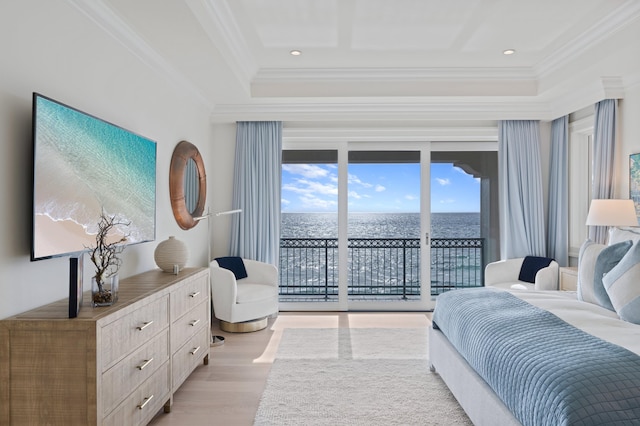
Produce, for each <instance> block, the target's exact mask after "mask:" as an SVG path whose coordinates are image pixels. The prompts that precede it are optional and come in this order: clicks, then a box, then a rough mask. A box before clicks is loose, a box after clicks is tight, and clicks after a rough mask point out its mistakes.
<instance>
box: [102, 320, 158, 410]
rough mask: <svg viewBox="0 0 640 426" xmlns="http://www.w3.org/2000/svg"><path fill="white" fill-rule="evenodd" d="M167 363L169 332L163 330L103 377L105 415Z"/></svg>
mask: <svg viewBox="0 0 640 426" xmlns="http://www.w3.org/2000/svg"><path fill="white" fill-rule="evenodd" d="M168 360H169V330H168V329H165V330H164V331H162V332H160V334H158V335H157V336H156V337H155V338H153V339H152V340H150V341H149V342H147V343H145V344H144V346H142V347H141V348H140V349H138V350H136V351H135V352H134V353H132V354H131V355H129V356H128V357H126V358H125V359H123V360H122V361H120V362H119V363H117V364H116V365H114V366H113V367H112V368H110V369H109V370H107V371H106V372H105V373H104V374H103V375H102V384H103V394H102V408H103V414H104V415H106V414H108V413H109V412H111V410H113V409H114V408H115V407H116V406H117V405H118V404H119V403H120V402H121V401H122V400H123V399H124V398H125V397H126V396H127V395H129V394H130V393H131V391H133V390H134V389H135V388H137V387H138V386H140V384H142V383H143V382H144V381H145V380H147V379H148V378H149V377H151V376H152V375H153V373H155V372H156V371H157V370H158V368H160V366H162V365H163V364H164V363H166V362H167V361H168Z"/></svg>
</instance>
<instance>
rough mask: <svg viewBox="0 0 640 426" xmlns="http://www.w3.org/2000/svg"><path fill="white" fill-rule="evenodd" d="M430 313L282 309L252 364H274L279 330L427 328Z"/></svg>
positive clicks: (280, 336)
mask: <svg viewBox="0 0 640 426" xmlns="http://www.w3.org/2000/svg"><path fill="white" fill-rule="evenodd" d="M430 318H431V314H430V313H422V312H420V313H387V312H384V313H370V312H362V313H360V312H328V313H321V314H318V313H289V312H283V313H281V314H280V315H278V317H277V318H276V319H275V320H273V323H272V324H271V327H270V328H269V330H271V331H272V332H273V334H272V335H271V339H270V340H269V343H268V344H267V346H266V348H265V350H264V352H263V353H262V354H261V355H260V356H259V357H258V358H256V359H254V360H253V363H254V364H258V363H273V360H274V359H275V356H276V352H277V351H278V346H279V344H280V341H281V340H282V333H283V331H284V330H285V329H287V328H342V327H350V328H421V327H423V328H425V329H426V328H427V327H429V326H431V319H430Z"/></svg>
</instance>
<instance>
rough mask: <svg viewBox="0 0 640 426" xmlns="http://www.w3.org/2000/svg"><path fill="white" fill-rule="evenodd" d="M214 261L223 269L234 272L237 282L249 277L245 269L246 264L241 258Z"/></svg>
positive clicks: (233, 257) (234, 257)
mask: <svg viewBox="0 0 640 426" xmlns="http://www.w3.org/2000/svg"><path fill="white" fill-rule="evenodd" d="M214 260H215V261H216V262H218V265H220V267H221V268H224V269H228V270H230V271H231V272H233V275H235V276H236V280H240V279H242V278H247V277H248V275H247V269H246V268H245V267H244V262H243V261H242V258H241V257H237V256H227V257H216V258H215V259H214Z"/></svg>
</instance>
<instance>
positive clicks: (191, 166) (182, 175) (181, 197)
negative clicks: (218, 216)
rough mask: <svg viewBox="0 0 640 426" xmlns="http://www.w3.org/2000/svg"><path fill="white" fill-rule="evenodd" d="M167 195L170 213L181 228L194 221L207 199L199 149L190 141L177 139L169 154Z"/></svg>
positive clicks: (191, 226) (194, 223) (190, 224)
mask: <svg viewBox="0 0 640 426" xmlns="http://www.w3.org/2000/svg"><path fill="white" fill-rule="evenodd" d="M169 196H170V198H171V209H172V210H173V216H174V217H175V219H176V222H178V225H179V226H180V228H182V229H185V230H187V229H191V228H193V227H194V226H196V225H197V224H198V222H199V221H198V220H196V219H195V218H196V217H200V216H202V214H203V212H204V205H205V202H206V200H207V174H206V173H205V169H204V162H203V160H202V156H201V155H200V151H198V148H196V146H195V145H193V144H192V143H191V142H187V141H181V142H180V143H178V145H176V147H175V148H174V150H173V155H172V156H171V165H170V169H169Z"/></svg>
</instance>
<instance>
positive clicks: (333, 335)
mask: <svg viewBox="0 0 640 426" xmlns="http://www.w3.org/2000/svg"><path fill="white" fill-rule="evenodd" d="M427 345H428V342H427V330H425V329H424V328H407V329H401V328H399V329H357V328H356V329H346V328H339V329H285V330H284V332H283V336H282V340H281V342H280V346H279V348H278V352H277V354H276V359H275V361H274V363H273V366H272V367H271V372H270V373H269V377H268V379H267V385H266V389H265V391H264V393H263V395H262V398H261V400H260V405H259V407H258V411H257V414H256V418H255V422H254V424H255V425H256V426H266V425H274V426H275V425H278V426H286V425H305V426H307V425H332V426H335V425H363V426H364V425H367V426H370V425H471V424H472V423H471V421H470V420H469V419H468V417H467V416H466V414H465V413H464V411H463V410H462V408H460V406H459V405H458V403H457V402H456V400H455V398H454V397H453V395H451V393H450V392H449V390H448V388H447V387H446V385H445V384H444V382H443V381H442V380H441V379H440V377H439V376H438V375H437V374H435V373H432V372H431V371H430V370H429V361H428V350H427Z"/></svg>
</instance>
